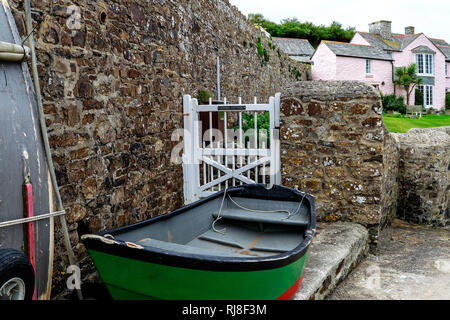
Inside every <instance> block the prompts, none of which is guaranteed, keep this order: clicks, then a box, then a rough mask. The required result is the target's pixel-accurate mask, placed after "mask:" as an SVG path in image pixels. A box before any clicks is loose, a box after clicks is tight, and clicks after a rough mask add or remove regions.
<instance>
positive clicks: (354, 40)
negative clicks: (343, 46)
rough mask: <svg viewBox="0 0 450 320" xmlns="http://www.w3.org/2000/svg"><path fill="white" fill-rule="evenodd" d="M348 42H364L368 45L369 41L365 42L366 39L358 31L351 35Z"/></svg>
mask: <svg viewBox="0 0 450 320" xmlns="http://www.w3.org/2000/svg"><path fill="white" fill-rule="evenodd" d="M350 43H354V44H364V45H366V46H370V43H369V42H367V40H366V39H364V38H363V37H362V36H361V35H360V34H359V33H358V32H357V33H355V35H354V36H353V38H352V40H351V41H350Z"/></svg>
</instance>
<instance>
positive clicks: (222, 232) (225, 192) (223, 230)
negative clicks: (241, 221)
mask: <svg viewBox="0 0 450 320" xmlns="http://www.w3.org/2000/svg"><path fill="white" fill-rule="evenodd" d="M227 190H228V188H226V189H225V191H224V192H223V197H222V203H221V204H220V209H219V214H218V215H217V218H216V220H214V221H213V223H212V229H213V230H214V231H215V232H218V233H221V234H225V232H226V230H227V228H223V229H222V230H217V229H216V228H215V226H214V225H215V224H216V222H217V221H219V220H220V219H222V217H221V216H220V214H221V213H222V207H223V202H224V200H225V195H226V194H227Z"/></svg>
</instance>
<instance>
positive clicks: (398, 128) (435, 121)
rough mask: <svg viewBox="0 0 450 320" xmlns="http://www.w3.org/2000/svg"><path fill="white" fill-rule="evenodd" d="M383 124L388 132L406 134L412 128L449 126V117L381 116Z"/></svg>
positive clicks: (444, 115) (445, 115)
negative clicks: (413, 117)
mask: <svg viewBox="0 0 450 320" xmlns="http://www.w3.org/2000/svg"><path fill="white" fill-rule="evenodd" d="M383 120H384V124H385V125H386V127H387V129H388V130H389V131H390V132H399V133H406V132H408V130H409V129H412V128H433V127H444V126H450V115H448V114H443V115H440V116H436V115H431V114H428V115H424V116H422V118H418V119H412V118H406V117H405V116H404V115H395V116H390V115H387V114H383Z"/></svg>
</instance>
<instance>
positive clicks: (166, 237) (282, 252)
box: [82, 184, 316, 300]
mask: <svg viewBox="0 0 450 320" xmlns="http://www.w3.org/2000/svg"><path fill="white" fill-rule="evenodd" d="M315 227H316V216H315V204H314V198H313V197H312V196H311V195H309V194H306V193H303V192H300V191H297V190H294V189H291V188H288V187H284V186H279V185H274V186H273V187H272V188H271V189H267V188H266V187H265V185H262V184H253V185H252V184H248V185H242V186H239V187H232V188H228V189H226V190H225V191H221V192H218V193H216V194H213V195H212V196H209V197H207V198H204V199H202V200H199V201H196V202H194V203H192V204H190V205H188V206H185V207H182V208H180V209H178V210H175V211H173V212H170V213H167V214H164V215H161V216H158V217H155V218H151V219H149V220H146V221H143V222H140V223H137V224H133V225H130V226H125V227H121V228H118V229H115V230H108V231H104V232H101V233H98V234H95V235H83V236H82V240H83V242H84V244H85V245H86V247H87V249H88V252H89V254H90V256H91V257H92V259H93V261H94V263H95V266H96V268H97V270H98V272H99V274H100V277H101V278H102V281H103V283H104V284H105V285H106V287H107V289H108V290H109V293H110V294H111V296H112V298H114V299H206V300H215V299H224V300H235V299H251V300H253V299H257V300H268V299H289V298H291V297H292V296H293V295H294V294H295V292H296V291H297V290H298V288H299V286H300V283H301V281H302V277H303V270H304V267H305V263H306V261H307V257H308V249H309V246H310V244H311V240H312V238H313V236H314V233H315Z"/></svg>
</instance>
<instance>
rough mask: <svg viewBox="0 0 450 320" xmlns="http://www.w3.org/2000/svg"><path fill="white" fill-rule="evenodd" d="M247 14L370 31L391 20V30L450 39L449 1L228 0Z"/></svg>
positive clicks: (273, 19)
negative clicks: (377, 23)
mask: <svg viewBox="0 0 450 320" xmlns="http://www.w3.org/2000/svg"><path fill="white" fill-rule="evenodd" d="M229 1H230V2H231V4H233V5H235V6H236V7H238V8H239V10H240V11H241V12H242V13H243V14H245V15H248V14H249V13H261V14H262V15H264V17H266V18H267V19H269V20H271V21H273V22H277V23H278V22H280V21H281V20H283V19H286V18H293V17H296V18H297V19H299V20H300V21H302V22H303V21H308V22H312V23H314V24H316V25H320V24H323V25H327V26H328V25H330V24H331V22H333V21H337V22H339V23H341V24H342V26H343V27H344V28H347V27H355V28H356V30H357V31H369V26H368V24H369V23H370V22H374V21H379V20H389V21H392V32H394V33H404V31H405V27H406V26H410V25H411V26H414V27H415V28H416V29H415V30H416V33H421V32H423V33H424V34H425V35H426V36H427V37H430V38H441V39H445V40H447V42H450V0H376V1H373V0H372V1H367V0H309V1H301V0H229Z"/></svg>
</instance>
